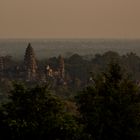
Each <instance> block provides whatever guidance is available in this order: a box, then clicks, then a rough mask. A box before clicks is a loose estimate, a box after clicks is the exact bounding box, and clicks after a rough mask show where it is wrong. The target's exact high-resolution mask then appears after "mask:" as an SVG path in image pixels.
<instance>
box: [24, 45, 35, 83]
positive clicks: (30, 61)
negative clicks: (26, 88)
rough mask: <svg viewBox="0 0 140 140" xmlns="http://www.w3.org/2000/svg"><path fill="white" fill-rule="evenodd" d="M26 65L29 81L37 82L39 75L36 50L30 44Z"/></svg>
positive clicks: (27, 49)
mask: <svg viewBox="0 0 140 140" xmlns="http://www.w3.org/2000/svg"><path fill="white" fill-rule="evenodd" d="M24 64H25V71H26V75H27V79H28V80H29V81H32V80H35V79H36V74H37V62H36V58H35V53H34V50H33V48H32V46H31V44H30V43H29V44H28V46H27V48H26V52H25V57H24Z"/></svg>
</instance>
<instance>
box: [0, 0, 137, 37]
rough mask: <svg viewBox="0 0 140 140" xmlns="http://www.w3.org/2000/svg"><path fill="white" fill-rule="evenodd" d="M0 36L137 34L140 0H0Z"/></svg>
mask: <svg viewBox="0 0 140 140" xmlns="http://www.w3.org/2000/svg"><path fill="white" fill-rule="evenodd" d="M0 38H140V0H0Z"/></svg>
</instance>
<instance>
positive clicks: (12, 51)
mask: <svg viewBox="0 0 140 140" xmlns="http://www.w3.org/2000/svg"><path fill="white" fill-rule="evenodd" d="M29 42H30V43H31V44H32V46H33V48H34V50H35V52H36V56H37V59H44V58H49V57H53V56H58V55H59V54H62V55H63V56H64V57H69V56H71V55H72V54H75V53H77V54H79V55H82V56H86V57H87V58H92V57H94V55H95V54H97V53H100V54H103V53H105V52H107V51H115V52H118V53H119V54H120V55H122V54H126V53H129V52H134V53H136V54H137V55H138V56H140V40H136V39H135V40H133V39H131V40H129V39H1V40H0V55H1V56H5V55H11V56H12V57H13V59H20V60H21V59H23V57H24V51H25V49H26V47H27V44H28V43H29Z"/></svg>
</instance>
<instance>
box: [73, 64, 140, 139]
mask: <svg viewBox="0 0 140 140" xmlns="http://www.w3.org/2000/svg"><path fill="white" fill-rule="evenodd" d="M76 99H77V104H78V108H79V111H80V113H81V117H82V121H83V124H84V125H85V131H86V132H88V133H89V135H91V136H92V139H94V140H120V139H129V140H133V139H135V140H136V139H140V127H139V126H140V116H139V114H140V96H139V93H138V87H137V86H136V85H135V84H134V82H133V81H131V80H130V79H129V78H128V77H127V76H124V75H123V74H122V72H121V68H120V66H119V65H118V64H116V63H112V64H110V66H109V69H108V71H107V72H105V73H103V74H102V77H100V79H96V80H95V83H94V85H93V86H90V87H87V88H86V89H85V90H84V91H83V92H82V93H81V94H80V95H79V96H77V97H76Z"/></svg>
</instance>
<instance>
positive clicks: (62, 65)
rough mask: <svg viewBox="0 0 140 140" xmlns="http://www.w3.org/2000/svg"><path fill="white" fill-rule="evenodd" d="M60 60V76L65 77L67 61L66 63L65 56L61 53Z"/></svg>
mask: <svg viewBox="0 0 140 140" xmlns="http://www.w3.org/2000/svg"><path fill="white" fill-rule="evenodd" d="M58 61H59V73H60V77H61V78H63V79H64V78H65V63H64V58H63V57H62V56H61V55H59V57H58Z"/></svg>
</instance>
